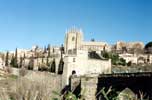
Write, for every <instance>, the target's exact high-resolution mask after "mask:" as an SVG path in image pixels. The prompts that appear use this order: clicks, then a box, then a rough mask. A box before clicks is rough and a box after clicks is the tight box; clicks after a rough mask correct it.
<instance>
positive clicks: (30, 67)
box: [28, 55, 34, 70]
mask: <svg viewBox="0 0 152 100" xmlns="http://www.w3.org/2000/svg"><path fill="white" fill-rule="evenodd" d="M33 68H34V57H33V55H32V57H31V58H30V61H29V65H28V69H29V70H33Z"/></svg>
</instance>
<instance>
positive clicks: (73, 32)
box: [64, 27, 83, 53]
mask: <svg viewBox="0 0 152 100" xmlns="http://www.w3.org/2000/svg"><path fill="white" fill-rule="evenodd" d="M82 41H83V33H82V31H81V30H80V29H76V28H75V27H74V28H71V29H69V30H68V31H67V32H66V36H65V43H64V48H65V52H66V53H76V51H77V50H78V49H80V48H81V44H82Z"/></svg>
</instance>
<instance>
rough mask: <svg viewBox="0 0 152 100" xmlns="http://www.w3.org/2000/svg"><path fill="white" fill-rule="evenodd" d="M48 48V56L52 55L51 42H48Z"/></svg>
mask: <svg viewBox="0 0 152 100" xmlns="http://www.w3.org/2000/svg"><path fill="white" fill-rule="evenodd" d="M47 50H48V57H50V56H51V53H50V50H51V48H50V44H48V47H47Z"/></svg>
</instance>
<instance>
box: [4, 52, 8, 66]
mask: <svg viewBox="0 0 152 100" xmlns="http://www.w3.org/2000/svg"><path fill="white" fill-rule="evenodd" d="M8 59H9V52H8V51H7V53H6V58H5V66H8V65H9V63H8Z"/></svg>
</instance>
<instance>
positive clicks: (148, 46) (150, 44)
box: [145, 41, 152, 53]
mask: <svg viewBox="0 0 152 100" xmlns="http://www.w3.org/2000/svg"><path fill="white" fill-rule="evenodd" d="M145 51H146V53H152V41H151V42H148V43H147V44H146V45H145Z"/></svg>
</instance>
